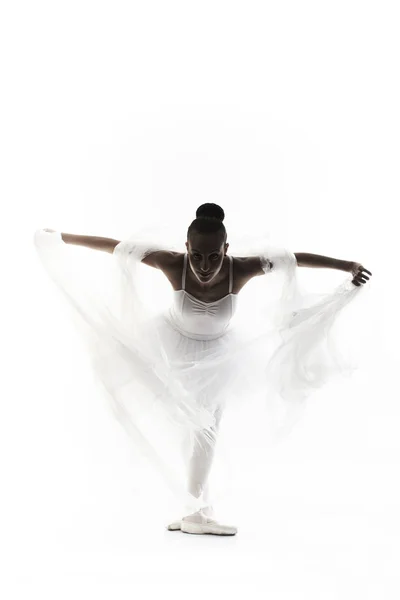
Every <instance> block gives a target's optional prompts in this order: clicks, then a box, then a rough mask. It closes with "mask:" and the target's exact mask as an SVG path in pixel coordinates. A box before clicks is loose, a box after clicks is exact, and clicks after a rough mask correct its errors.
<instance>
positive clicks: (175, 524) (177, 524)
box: [167, 521, 182, 531]
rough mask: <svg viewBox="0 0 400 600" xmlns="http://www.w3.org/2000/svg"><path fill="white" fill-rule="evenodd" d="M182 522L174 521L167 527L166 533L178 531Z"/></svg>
mask: <svg viewBox="0 0 400 600" xmlns="http://www.w3.org/2000/svg"><path fill="white" fill-rule="evenodd" d="M181 523H182V521H174V522H173V523H170V524H169V525H168V527H167V529H168V531H178V530H179V529H180V528H181Z"/></svg>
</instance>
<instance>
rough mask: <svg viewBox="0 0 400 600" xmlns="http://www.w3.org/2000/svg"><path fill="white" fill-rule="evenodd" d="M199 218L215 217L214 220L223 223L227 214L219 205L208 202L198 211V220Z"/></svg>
mask: <svg viewBox="0 0 400 600" xmlns="http://www.w3.org/2000/svg"><path fill="white" fill-rule="evenodd" d="M199 217H214V219H218V220H219V221H223V220H224V219H225V213H224V211H223V209H222V208H221V207H220V206H218V204H214V203H212V202H206V204H202V205H201V206H199V208H198V209H197V210H196V219H198V218H199Z"/></svg>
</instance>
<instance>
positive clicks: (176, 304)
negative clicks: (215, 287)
mask: <svg viewBox="0 0 400 600" xmlns="http://www.w3.org/2000/svg"><path fill="white" fill-rule="evenodd" d="M187 257H188V255H187V254H185V255H184V258H183V270H182V289H181V290H174V295H173V303H172V306H171V307H170V309H169V317H170V322H171V324H172V325H173V326H174V327H175V328H176V329H178V331H180V333H182V335H185V336H186V337H190V338H193V339H196V340H212V339H215V338H218V337H220V336H221V335H223V334H224V333H225V332H226V329H227V328H228V326H229V323H230V320H231V318H232V316H233V315H234V313H235V310H236V302H237V297H238V294H232V288H233V258H232V256H229V259H230V269H229V294H227V295H226V296H224V297H223V298H220V299H219V300H216V301H214V302H203V300H198V299H197V298H195V297H194V296H192V295H191V294H189V293H188V292H187V291H186V290H185V280H186V270H187Z"/></svg>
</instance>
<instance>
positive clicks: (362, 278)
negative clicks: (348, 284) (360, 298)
mask: <svg viewBox="0 0 400 600" xmlns="http://www.w3.org/2000/svg"><path fill="white" fill-rule="evenodd" d="M363 271H365V273H368V274H369V275H372V273H371V271H368V269H366V268H365V267H363V266H362V265H360V266H359V267H358V273H357V275H356V276H355V277H354V279H353V280H352V283H354V285H356V286H357V287H358V286H360V285H362V284H364V283H366V282H367V281H369V277H368V276H367V275H365V274H364V273H363Z"/></svg>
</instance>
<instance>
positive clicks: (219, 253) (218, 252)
mask: <svg viewBox="0 0 400 600" xmlns="http://www.w3.org/2000/svg"><path fill="white" fill-rule="evenodd" d="M228 246H229V244H224V243H223V242H221V236H220V235H214V234H207V235H204V234H192V235H191V237H190V239H189V241H188V242H186V248H187V250H188V258H189V264H190V267H191V269H192V271H193V273H194V274H195V276H196V278H197V279H198V281H199V282H200V283H203V284H205V285H207V284H209V283H210V282H211V281H213V280H214V279H215V277H216V276H217V275H218V273H219V272H220V270H221V267H222V265H223V262H224V256H225V255H226V252H227V250H228Z"/></svg>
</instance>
